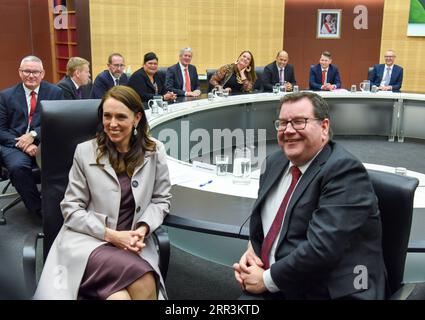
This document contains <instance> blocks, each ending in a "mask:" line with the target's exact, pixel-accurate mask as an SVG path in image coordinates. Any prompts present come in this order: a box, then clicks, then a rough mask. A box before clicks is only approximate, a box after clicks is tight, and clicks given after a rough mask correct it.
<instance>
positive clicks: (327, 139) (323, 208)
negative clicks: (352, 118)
mask: <svg viewBox="0 0 425 320" xmlns="http://www.w3.org/2000/svg"><path fill="white" fill-rule="evenodd" d="M275 128H276V130H277V140H278V143H279V146H280V148H281V150H278V151H276V152H275V153H273V154H271V155H270V156H268V157H267V159H266V160H265V163H263V169H265V170H262V172H263V173H262V174H261V176H260V187H259V190H258V198H257V200H256V202H255V204H254V207H253V211H252V214H251V219H250V226H249V227H250V228H249V233H250V241H249V243H248V249H247V251H246V252H245V253H244V254H243V256H242V258H241V259H240V261H239V263H235V264H234V269H235V277H236V279H237V281H238V282H239V284H240V285H241V287H242V288H243V290H244V291H245V294H244V295H243V296H242V297H241V298H242V299H384V298H385V284H386V277H385V273H386V272H385V265H384V260H383V253H382V243H381V237H382V230H381V221H380V214H379V208H378V201H377V198H376V195H375V193H374V191H373V187H372V183H371V181H370V179H369V175H368V173H367V171H366V169H365V167H364V166H363V165H362V163H361V162H360V161H359V160H358V159H357V158H355V157H354V156H353V155H352V154H351V153H349V152H348V151H346V150H345V149H344V148H343V147H342V146H340V145H339V144H338V143H337V142H333V141H332V131H331V127H330V120H329V106H328V104H327V103H326V101H325V100H324V99H323V98H322V97H320V96H319V95H317V94H315V93H312V92H300V93H293V94H290V95H285V97H284V98H283V101H282V104H281V107H280V113H279V119H277V120H276V121H275ZM359 269H361V270H363V271H358V270H359Z"/></svg>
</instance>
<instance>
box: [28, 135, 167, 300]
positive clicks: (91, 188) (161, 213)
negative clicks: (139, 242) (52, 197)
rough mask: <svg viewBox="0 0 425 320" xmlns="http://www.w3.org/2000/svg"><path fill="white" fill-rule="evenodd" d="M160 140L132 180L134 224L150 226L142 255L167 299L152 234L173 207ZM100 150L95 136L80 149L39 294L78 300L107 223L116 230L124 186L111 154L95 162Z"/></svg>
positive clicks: (37, 294)
mask: <svg viewBox="0 0 425 320" xmlns="http://www.w3.org/2000/svg"><path fill="white" fill-rule="evenodd" d="M155 142H156V146H157V147H156V151H154V152H146V154H145V159H144V163H143V164H142V165H141V166H139V167H137V168H136V169H135V171H134V174H133V177H132V179H131V189H132V192H133V196H134V201H135V204H136V210H135V213H134V219H133V224H132V229H135V227H136V226H137V225H138V223H140V222H145V223H147V224H148V225H149V227H150V231H149V232H150V233H149V234H148V235H147V237H146V238H145V243H146V247H144V248H143V250H142V252H141V256H142V257H143V258H144V259H145V260H146V261H147V262H149V264H150V265H151V266H152V267H153V268H154V269H155V271H156V273H157V274H158V276H159V277H160V282H161V286H160V290H159V296H158V298H159V299H166V298H167V295H166V291H165V286H164V280H163V279H162V276H161V273H160V271H159V266H158V261H159V256H158V252H157V250H156V247H155V244H154V242H153V239H152V237H151V233H152V232H153V231H154V230H155V229H156V228H158V227H159V226H160V225H161V224H162V221H163V219H164V217H165V215H166V214H167V213H168V212H169V207H170V198H171V195H170V187H171V186H170V179H169V173H168V167H167V161H166V153H165V149H164V145H163V144H162V143H161V142H159V141H157V140H155ZM96 149H97V143H96V141H95V140H90V141H86V142H84V143H81V144H79V145H78V146H77V149H76V150H75V155H74V162H73V165H72V168H71V170H70V172H69V184H68V187H67V190H66V192H65V197H64V199H63V201H62V202H61V209H62V214H63V217H64V224H63V226H62V228H61V230H60V231H59V233H58V235H57V237H56V239H55V241H54V243H53V245H52V247H51V248H50V251H49V255H48V257H47V260H46V263H45V265H44V268H43V272H42V275H41V278H40V281H39V284H38V287H37V290H36V293H35V295H34V298H35V299H77V295H78V290H79V286H80V283H81V279H82V277H83V274H84V270H85V267H86V264H87V260H88V258H89V256H90V254H91V252H92V251H93V250H94V249H96V248H97V247H98V246H100V245H102V244H104V243H106V242H105V241H104V235H105V228H106V227H108V228H111V229H116V225H117V220H118V212H119V207H120V200H121V187H120V184H119V181H118V178H117V175H116V173H115V171H114V169H113V168H112V167H111V165H110V163H109V160H108V157H107V156H104V157H103V158H101V159H100V165H97V164H96ZM111 263H114V262H113V261H111Z"/></svg>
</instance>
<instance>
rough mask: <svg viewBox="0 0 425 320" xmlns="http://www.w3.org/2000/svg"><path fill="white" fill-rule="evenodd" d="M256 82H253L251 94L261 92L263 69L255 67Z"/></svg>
mask: <svg viewBox="0 0 425 320" xmlns="http://www.w3.org/2000/svg"><path fill="white" fill-rule="evenodd" d="M255 73H256V74H257V80H255V82H254V87H253V92H263V73H264V67H255Z"/></svg>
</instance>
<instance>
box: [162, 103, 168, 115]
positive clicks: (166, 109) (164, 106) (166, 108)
mask: <svg viewBox="0 0 425 320" xmlns="http://www.w3.org/2000/svg"><path fill="white" fill-rule="evenodd" d="M162 110H163V111H164V113H167V112H168V102H167V101H163V102H162Z"/></svg>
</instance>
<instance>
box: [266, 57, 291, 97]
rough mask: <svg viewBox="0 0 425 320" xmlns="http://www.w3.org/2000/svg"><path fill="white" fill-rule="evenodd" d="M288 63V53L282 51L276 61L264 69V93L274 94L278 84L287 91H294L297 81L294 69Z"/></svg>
mask: <svg viewBox="0 0 425 320" xmlns="http://www.w3.org/2000/svg"><path fill="white" fill-rule="evenodd" d="M288 61H289V55H288V53H287V52H286V51H284V50H282V51H279V52H278V53H277V55H276V61H273V62H272V63H269V64H268V65H267V66H265V67H264V72H263V79H262V80H263V90H264V91H268V92H272V91H273V86H274V85H275V84H276V83H279V84H281V85H284V86H285V90H286V91H292V89H293V86H294V85H296V84H297V81H296V80H295V73H294V67H293V65H292V64H289V63H288Z"/></svg>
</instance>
